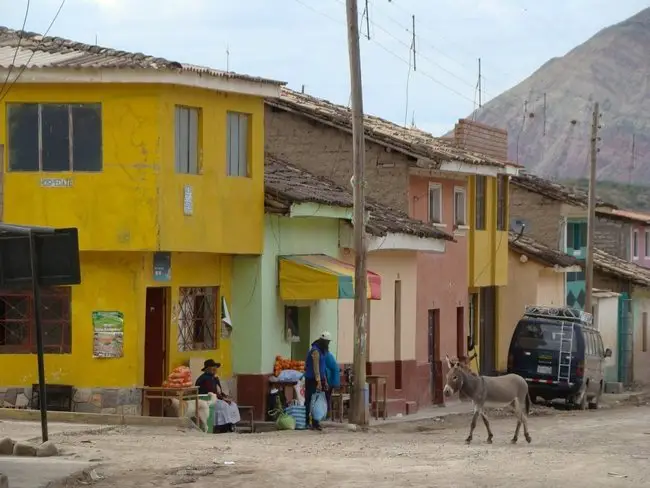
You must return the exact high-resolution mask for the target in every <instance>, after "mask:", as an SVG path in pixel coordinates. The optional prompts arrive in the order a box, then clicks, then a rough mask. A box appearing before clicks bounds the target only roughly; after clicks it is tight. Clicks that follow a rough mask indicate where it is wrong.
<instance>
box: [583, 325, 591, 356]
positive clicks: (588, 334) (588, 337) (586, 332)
mask: <svg viewBox="0 0 650 488" xmlns="http://www.w3.org/2000/svg"><path fill="white" fill-rule="evenodd" d="M582 335H583V337H584V338H585V354H586V355H587V356H593V354H594V339H593V335H592V333H591V331H590V330H583V331H582Z"/></svg>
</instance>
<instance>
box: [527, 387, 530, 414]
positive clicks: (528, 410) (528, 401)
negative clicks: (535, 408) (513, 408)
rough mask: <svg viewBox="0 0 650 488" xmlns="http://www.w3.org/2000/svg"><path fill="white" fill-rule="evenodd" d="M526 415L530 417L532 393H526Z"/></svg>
mask: <svg viewBox="0 0 650 488" xmlns="http://www.w3.org/2000/svg"><path fill="white" fill-rule="evenodd" d="M526 415H530V393H528V392H526Z"/></svg>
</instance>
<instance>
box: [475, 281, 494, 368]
mask: <svg viewBox="0 0 650 488" xmlns="http://www.w3.org/2000/svg"><path fill="white" fill-rule="evenodd" d="M496 290H497V288H496V286H486V287H484V288H481V292H480V299H479V342H480V349H479V369H480V374H481V375H485V376H492V375H494V374H495V372H496V294H497V291H496Z"/></svg>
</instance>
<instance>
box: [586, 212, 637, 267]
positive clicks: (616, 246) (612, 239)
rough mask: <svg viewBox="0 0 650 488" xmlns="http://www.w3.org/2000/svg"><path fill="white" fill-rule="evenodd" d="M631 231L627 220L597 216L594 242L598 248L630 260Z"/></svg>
mask: <svg viewBox="0 0 650 488" xmlns="http://www.w3.org/2000/svg"><path fill="white" fill-rule="evenodd" d="M630 232H631V228H630V225H629V224H627V223H625V222H620V221H615V220H607V219H598V218H597V219H596V229H595V231H594V244H595V246H596V247H597V248H598V249H602V250H603V251H605V252H608V253H610V254H613V255H615V256H618V257H619V258H621V259H625V260H627V261H629V260H630V258H631V256H630V254H631V253H630V245H631V244H630ZM639 252H641V251H639Z"/></svg>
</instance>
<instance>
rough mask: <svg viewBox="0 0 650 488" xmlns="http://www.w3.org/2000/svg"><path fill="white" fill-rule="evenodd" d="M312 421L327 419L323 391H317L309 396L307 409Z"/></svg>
mask: <svg viewBox="0 0 650 488" xmlns="http://www.w3.org/2000/svg"><path fill="white" fill-rule="evenodd" d="M309 411H310V413H311V418H312V420H315V421H316V422H320V421H322V420H323V419H324V418H325V417H327V397H325V392H324V391H317V392H316V393H314V394H313V395H312V396H311V406H310V409H309Z"/></svg>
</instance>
